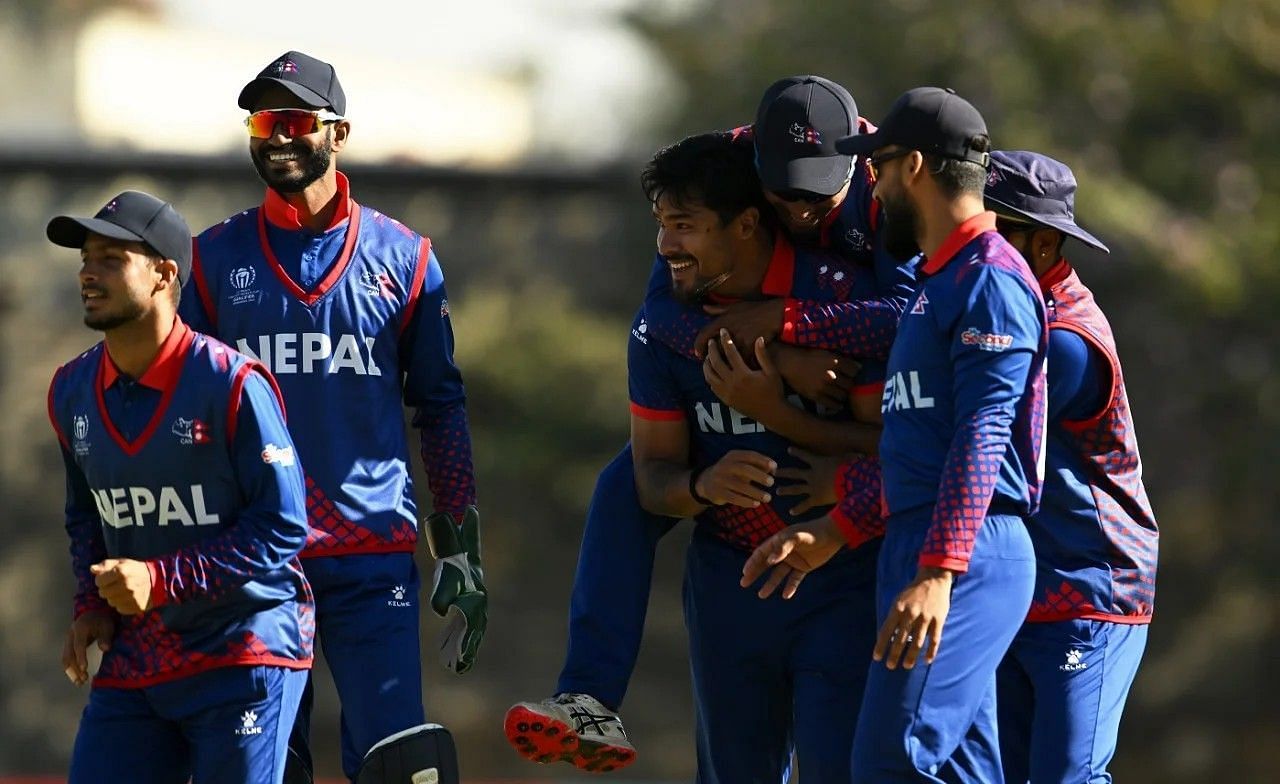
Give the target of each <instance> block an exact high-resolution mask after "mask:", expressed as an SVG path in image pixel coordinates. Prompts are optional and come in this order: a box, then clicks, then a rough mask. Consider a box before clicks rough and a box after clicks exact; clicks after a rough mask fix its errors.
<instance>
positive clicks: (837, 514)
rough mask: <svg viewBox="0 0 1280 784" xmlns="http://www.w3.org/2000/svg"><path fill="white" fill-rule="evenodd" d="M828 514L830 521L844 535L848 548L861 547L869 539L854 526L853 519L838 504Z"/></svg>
mask: <svg viewBox="0 0 1280 784" xmlns="http://www.w3.org/2000/svg"><path fill="white" fill-rule="evenodd" d="M828 514H829V516H830V517H831V520H832V522H834V523H835V524H836V528H839V529H840V534H841V535H842V536H843V537H844V541H845V543H846V544H848V545H849V549H850V550H853V549H855V548H858V547H861V546H862V545H864V544H866V543H867V542H869V541H870V540H871V537H870V536H868V535H867V534H866V533H864V532H863V531H860V530H858V529H857V528H856V527H855V526H854V524H853V520H852V519H850V517H849V516H848V515H847V514H845V513H844V511H843V510H842V509H841V508H840V507H839V506H836V507H835V508H834V509H832V510H831V511H830V512H829V513H828Z"/></svg>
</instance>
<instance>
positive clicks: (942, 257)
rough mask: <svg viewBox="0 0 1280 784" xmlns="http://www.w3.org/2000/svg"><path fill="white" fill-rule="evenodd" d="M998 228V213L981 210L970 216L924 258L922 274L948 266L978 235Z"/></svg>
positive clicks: (935, 272)
mask: <svg viewBox="0 0 1280 784" xmlns="http://www.w3.org/2000/svg"><path fill="white" fill-rule="evenodd" d="M995 230H996V214H995V213H994V212H991V211H989V210H988V211H987V212H980V213H978V214H977V215H974V216H973V217H972V218H969V219H968V220H966V221H965V222H964V223H961V224H960V225H959V226H956V227H955V228H954V229H952V231H951V233H950V234H948V235H947V238H946V239H945V240H943V241H942V244H941V245H939V246H938V250H937V252H936V253H934V254H933V255H932V256H929V257H928V258H926V259H925V260H924V263H923V264H921V265H920V274H922V275H934V274H937V272H938V270H940V269H942V268H943V267H945V266H947V263H948V262H950V261H951V260H952V259H953V258H955V256H956V254H957V253H959V252H960V251H961V250H962V249H963V248H964V246H965V245H968V244H969V243H970V242H973V241H974V240H975V239H977V237H978V235H980V234H985V233H987V232H988V231H995Z"/></svg>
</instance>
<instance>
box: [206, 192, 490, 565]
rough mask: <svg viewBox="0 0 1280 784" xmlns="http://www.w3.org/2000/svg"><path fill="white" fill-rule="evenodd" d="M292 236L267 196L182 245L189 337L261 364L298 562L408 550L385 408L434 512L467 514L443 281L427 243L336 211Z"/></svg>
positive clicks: (412, 535) (400, 468) (412, 540)
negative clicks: (295, 521)
mask: <svg viewBox="0 0 1280 784" xmlns="http://www.w3.org/2000/svg"><path fill="white" fill-rule="evenodd" d="M338 188H339V195H340V201H339V207H338V210H337V212H336V214H335V216H334V220H333V223H332V225H331V226H330V227H329V228H328V229H326V230H325V231H324V232H322V233H319V234H314V233H310V232H307V231H306V230H305V229H303V228H302V226H301V224H300V223H299V222H298V218H297V213H296V211H295V210H294V209H293V207H292V206H291V205H289V204H288V202H286V201H285V200H284V199H283V198H281V197H280V195H279V194H277V193H275V192H274V191H272V190H270V189H268V191H267V195H266V198H265V200H264V202H263V204H262V206H260V207H257V208H255V209H251V210H247V211H245V212H242V213H240V214H239V215H235V216H233V217H231V218H228V219H227V220H225V221H223V222H222V223H220V224H218V225H216V226H213V227H212V228H210V229H208V230H206V231H205V232H204V233H202V234H201V235H200V236H199V237H197V238H196V242H195V254H194V262H193V270H192V281H193V282H194V283H195V286H194V288H195V289H196V291H197V292H198V293H199V296H198V297H189V298H187V297H184V299H183V307H182V310H181V312H182V313H183V314H184V317H186V318H188V319H189V320H190V321H191V323H192V324H193V325H205V327H206V328H207V329H208V330H209V331H210V332H211V333H212V334H215V335H217V336H218V337H219V338H221V339H223V340H225V341H227V342H228V343H234V344H235V345H236V347H237V348H239V349H240V350H241V351H243V352H245V353H247V354H249V355H251V356H254V357H256V358H257V359H259V360H260V361H262V363H263V364H265V365H267V366H268V367H269V368H270V369H271V371H272V373H273V374H274V375H275V377H276V379H277V380H278V382H279V384H280V389H281V391H282V392H283V393H284V399H285V401H286V402H287V404H288V406H289V410H290V414H291V416H292V429H293V438H294V442H295V443H296V444H297V448H298V453H299V455H300V457H301V459H302V465H303V468H304V469H305V471H306V478H307V514H308V519H309V521H310V524H311V535H310V537H309V539H308V542H307V547H306V550H305V551H304V552H303V556H304V557H310V556H322V555H345V554H353V553H377V552H412V551H413V550H414V549H415V547H416V542H417V509H416V503H415V500H414V497H413V482H412V479H411V477H410V473H409V454H408V449H407V447H406V443H405V440H406V439H405V429H404V424H403V418H402V415H401V406H402V404H403V405H407V406H409V407H411V408H413V409H415V414H414V418H413V422H414V425H415V426H416V427H418V428H419V429H420V431H421V437H422V456H423V463H424V466H425V468H426V471H427V480H428V484H429V486H430V489H431V493H432V497H433V502H434V504H435V507H436V509H437V510H440V511H448V512H451V513H453V514H454V515H455V516H456V517H458V518H459V519H460V517H461V513H462V511H463V509H465V507H466V506H467V505H469V504H472V503H474V502H475V482H474V478H473V470H472V462H471V438H470V434H469V430H468V427H467V420H466V408H465V395H464V390H463V386H462V377H461V374H460V373H459V371H458V368H457V366H456V365H455V364H454V361H453V328H452V325H451V323H450V320H449V305H448V299H447V297H446V294H445V288H444V275H443V273H442V272H441V269H440V264H439V262H438V261H437V260H436V257H435V254H434V252H433V251H432V249H431V241H430V240H429V239H427V238H426V237H423V236H421V235H419V234H417V233H415V232H414V231H412V230H411V229H409V228H407V227H406V226H404V225H403V224H401V223H399V222H398V221H396V220H394V219H392V218H389V217H387V216H386V215H383V214H382V213H380V212H378V211H376V210H374V209H371V208H369V207H362V206H361V205H359V204H357V203H356V202H355V201H354V200H352V199H351V198H350V194H349V185H348V182H347V178H346V177H345V176H343V175H342V174H341V173H339V174H338Z"/></svg>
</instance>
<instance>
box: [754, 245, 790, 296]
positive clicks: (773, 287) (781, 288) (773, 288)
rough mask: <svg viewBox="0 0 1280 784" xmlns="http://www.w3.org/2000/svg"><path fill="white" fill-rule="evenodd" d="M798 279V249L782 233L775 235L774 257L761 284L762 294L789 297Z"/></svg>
mask: <svg viewBox="0 0 1280 784" xmlns="http://www.w3.org/2000/svg"><path fill="white" fill-rule="evenodd" d="M795 277H796V249H795V247H794V246H793V245H792V244H791V241H790V240H788V239H787V235H786V234H785V233H783V232H782V231H775V232H774V233H773V256H771V257H770V258H769V268H768V269H766V270H765V271H764V280H762V281H761V282H760V293H762V294H764V295H765V296H766V297H789V296H791V286H792V283H793V282H794V281H795Z"/></svg>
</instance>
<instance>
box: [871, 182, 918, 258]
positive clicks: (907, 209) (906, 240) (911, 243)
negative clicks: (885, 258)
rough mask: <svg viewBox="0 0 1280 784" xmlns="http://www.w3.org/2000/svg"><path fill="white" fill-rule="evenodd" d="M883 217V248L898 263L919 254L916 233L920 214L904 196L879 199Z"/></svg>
mask: <svg viewBox="0 0 1280 784" xmlns="http://www.w3.org/2000/svg"><path fill="white" fill-rule="evenodd" d="M880 206H881V207H882V208H883V212H882V213H881V214H882V215H883V216H884V225H883V226H882V227H881V231H883V232H884V248H885V250H887V251H888V252H889V255H890V256H892V257H894V258H895V259H897V260H898V261H907V260H909V259H911V258H912V257H914V256H916V255H918V254H919V253H920V241H919V240H918V239H916V232H917V230H918V229H919V227H920V213H919V211H917V210H916V207H915V205H914V204H912V203H911V200H910V199H908V198H906V197H905V196H900V197H897V198H890V199H884V198H881V200H880Z"/></svg>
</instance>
